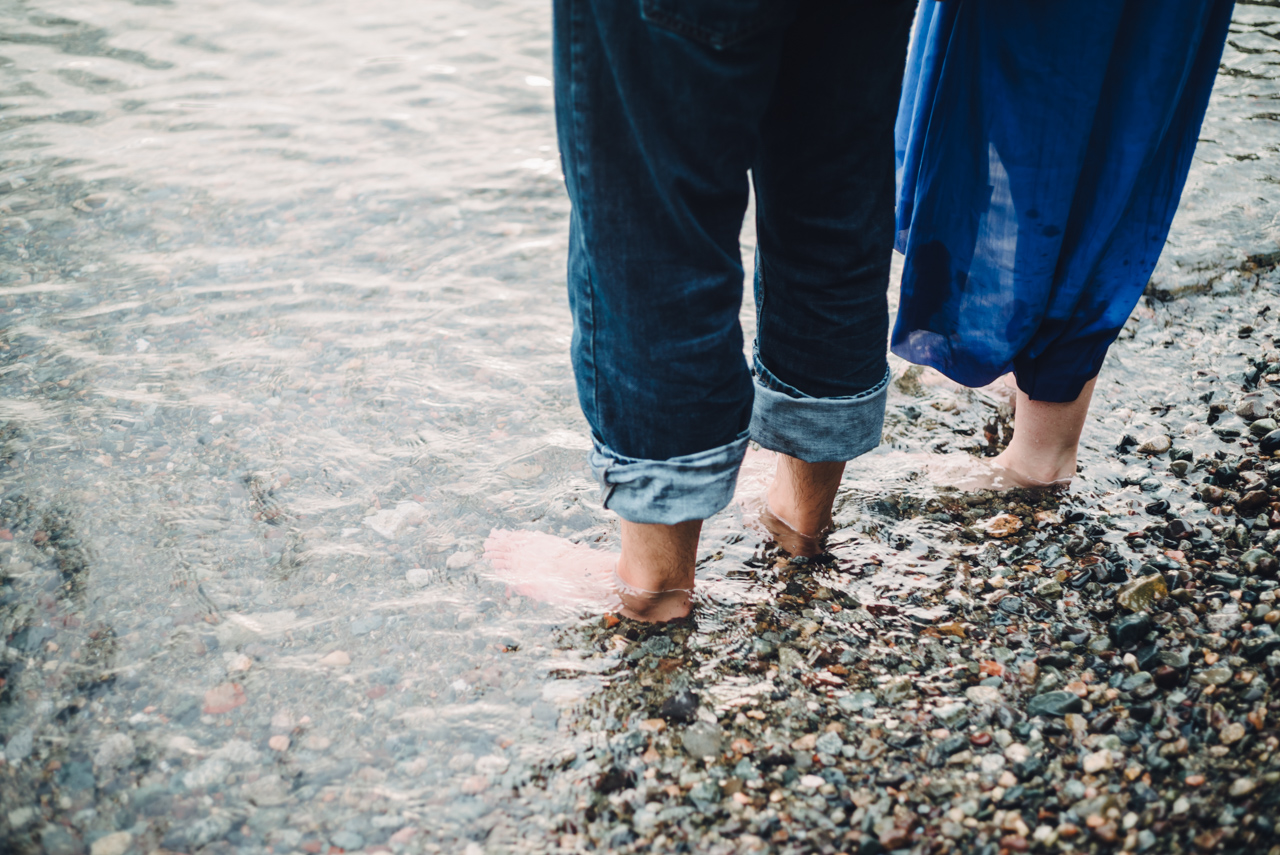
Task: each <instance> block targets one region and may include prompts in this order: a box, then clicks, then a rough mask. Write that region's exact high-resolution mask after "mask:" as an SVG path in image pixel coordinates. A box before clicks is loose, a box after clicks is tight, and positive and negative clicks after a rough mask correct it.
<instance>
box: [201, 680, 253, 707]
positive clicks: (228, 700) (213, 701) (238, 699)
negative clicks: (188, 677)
mask: <svg viewBox="0 0 1280 855" xmlns="http://www.w3.org/2000/svg"><path fill="white" fill-rule="evenodd" d="M248 700H249V699H248V698H246V697H245V696H244V689H243V688H242V687H241V686H240V684H239V683H223V684H222V685H220V686H214V687H213V688H212V689H210V690H209V691H207V692H205V693H204V712H205V714H206V715H221V714H222V713H228V712H231V711H232V710H233V709H235V708H236V707H238V706H241V705H242V704H244V703H245V702H246V701H248Z"/></svg>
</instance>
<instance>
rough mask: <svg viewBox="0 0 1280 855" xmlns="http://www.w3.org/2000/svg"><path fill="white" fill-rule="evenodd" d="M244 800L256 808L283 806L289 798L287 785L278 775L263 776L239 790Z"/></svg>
mask: <svg viewBox="0 0 1280 855" xmlns="http://www.w3.org/2000/svg"><path fill="white" fill-rule="evenodd" d="M240 792H241V793H242V794H243V795H244V797H245V799H247V800H248V801H250V802H253V803H254V804H255V805H257V806H258V807H272V806H274V805H278V804H283V803H284V801H285V800H286V799H288V798H289V785H288V783H286V782H285V780H284V779H283V778H281V777H280V776H279V775H263V776H262V777H261V778H259V779H258V780H256V781H251V782H250V783H248V784H245V785H244V786H243V787H241V788H240Z"/></svg>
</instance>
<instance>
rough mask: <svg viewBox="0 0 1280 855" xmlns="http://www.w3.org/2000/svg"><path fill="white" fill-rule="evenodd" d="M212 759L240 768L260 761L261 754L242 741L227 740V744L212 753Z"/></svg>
mask: <svg viewBox="0 0 1280 855" xmlns="http://www.w3.org/2000/svg"><path fill="white" fill-rule="evenodd" d="M210 756H212V757H217V758H219V759H221V760H226V761H227V762H228V763H235V764H237V765H240V766H245V765H249V764H251V763H257V762H259V761H260V760H261V759H262V755H261V752H259V751H258V749H256V748H254V747H253V746H252V745H250V744H249V743H247V742H245V741H244V740H243V739H229V740H227V743H226V744H225V745H223V746H222V747H221V748H219V749H218V750H217V751H215V752H213V754H212V755H210Z"/></svg>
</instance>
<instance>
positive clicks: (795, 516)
mask: <svg viewBox="0 0 1280 855" xmlns="http://www.w3.org/2000/svg"><path fill="white" fill-rule="evenodd" d="M781 481H782V479H781V478H779V479H778V481H775V482H774V484H773V486H771V487H770V488H769V493H768V510H769V512H770V513H771V514H773V516H775V517H776V518H777V519H779V520H780V521H782V522H783V523H786V525H787V526H788V527H790V528H791V529H792V530H794V531H795V532H796V533H797V534H800V535H803V536H806V537H811V538H816V537H819V536H821V535H822V534H824V533H825V532H826V531H827V530H828V529H830V528H831V508H829V507H825V506H817V505H814V504H811V503H810V504H806V503H804V502H799V501H797V500H796V494H795V491H794V490H791V489H788V488H787V486H786V485H784V484H782V483H781Z"/></svg>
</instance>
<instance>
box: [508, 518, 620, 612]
mask: <svg viewBox="0 0 1280 855" xmlns="http://www.w3.org/2000/svg"><path fill="white" fill-rule="evenodd" d="M484 557H485V558H487V559H489V563H490V565H492V567H493V570H494V575H493V578H494V579H496V580H498V581H500V582H505V583H506V584H508V585H510V586H511V588H512V589H513V590H514V591H515V592H516V593H518V594H522V595H524V596H526V597H531V598H532V599H535V600H540V601H541V602H544V603H551V604H552V605H557V606H580V607H582V608H585V609H590V610H592V611H599V612H602V613H603V612H610V611H617V610H618V609H620V608H621V607H622V600H621V599H620V598H619V597H618V593H617V591H616V589H615V587H614V585H613V578H614V569H615V568H616V567H617V566H618V554H617V553H616V552H603V551H601V550H597V549H592V548H591V547H590V546H587V545H586V544H585V543H572V542H570V541H568V540H564V539H563V538H559V537H554V536H552V535H549V534H546V533H544V532H540V531H508V530H507V529H501V528H497V529H494V530H493V531H491V532H490V533H489V538H488V540H486V541H485V542H484Z"/></svg>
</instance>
